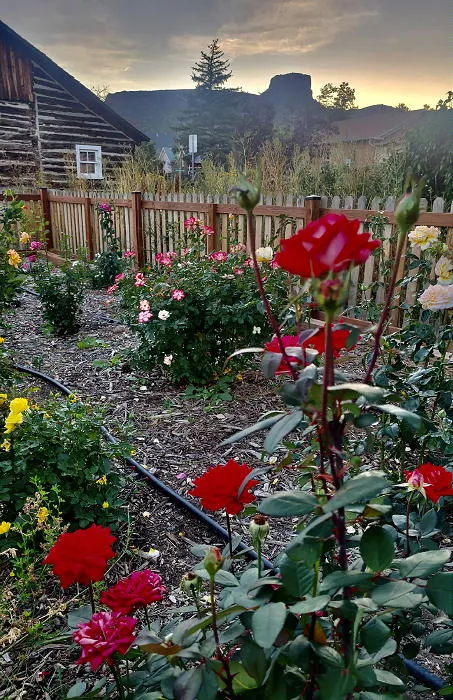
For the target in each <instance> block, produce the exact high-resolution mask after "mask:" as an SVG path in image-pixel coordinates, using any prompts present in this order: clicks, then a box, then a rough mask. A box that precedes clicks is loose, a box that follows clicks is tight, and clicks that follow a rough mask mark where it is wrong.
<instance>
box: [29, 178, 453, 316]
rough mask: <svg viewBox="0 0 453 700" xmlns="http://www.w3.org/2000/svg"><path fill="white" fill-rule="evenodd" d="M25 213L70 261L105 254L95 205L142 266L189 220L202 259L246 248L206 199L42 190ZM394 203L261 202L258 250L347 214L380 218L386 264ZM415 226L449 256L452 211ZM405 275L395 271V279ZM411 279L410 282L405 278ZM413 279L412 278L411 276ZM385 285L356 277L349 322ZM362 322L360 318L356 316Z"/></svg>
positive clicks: (437, 209) (173, 242)
mask: <svg viewBox="0 0 453 700" xmlns="http://www.w3.org/2000/svg"><path fill="white" fill-rule="evenodd" d="M19 196H20V197H21V198H22V199H23V200H24V201H26V202H28V203H29V206H30V208H33V209H35V211H37V212H38V211H40V212H41V213H42V214H43V216H44V218H45V220H46V221H47V222H48V223H47V229H48V243H49V247H50V248H53V249H55V250H59V249H60V248H61V247H62V239H63V237H66V240H67V241H68V242H69V244H70V247H71V249H72V251H73V253H74V254H76V253H77V251H78V250H80V249H82V248H84V249H86V250H87V251H88V255H89V257H90V258H91V259H92V258H93V257H94V255H95V254H96V253H99V252H102V251H103V250H104V242H103V239H102V232H101V230H100V227H99V219H98V216H97V214H96V205H97V204H98V203H100V202H105V201H108V202H110V203H111V204H112V207H113V215H114V219H115V227H116V231H117V235H118V239H119V242H120V245H121V247H122V249H123V250H126V249H134V250H135V251H136V253H137V262H138V264H139V265H140V266H143V265H145V264H147V263H153V261H154V260H155V255H156V253H160V252H166V251H171V250H174V249H175V248H176V247H177V246H178V245H182V246H184V245H186V244H187V240H186V238H185V231H184V220H185V219H187V218H189V217H190V216H195V217H197V218H200V219H201V220H202V221H203V222H204V223H205V224H206V225H209V226H211V228H212V229H213V231H214V233H213V235H212V236H209V237H208V238H207V251H208V252H210V251H212V250H225V251H227V250H228V248H229V246H230V245H231V244H232V243H236V242H240V243H244V244H247V235H246V218H245V215H244V212H243V210H242V209H241V208H240V207H239V206H238V205H237V204H235V203H233V202H232V201H231V199H230V198H229V197H228V195H222V196H220V195H219V196H215V197H211V196H204V195H202V194H181V195H177V194H173V195H163V196H154V195H150V194H147V193H144V194H143V193H141V192H132V193H131V195H130V196H127V195H125V194H118V193H114V194H112V193H109V192H98V191H96V192H72V191H66V190H48V189H47V188H41V190H40V193H39V194H23V195H19ZM394 208H395V200H394V198H392V197H389V198H387V199H386V200H385V201H383V200H382V199H379V198H374V199H373V200H372V201H371V202H367V200H366V198H365V197H360V198H359V199H358V201H355V200H354V198H353V197H346V198H344V199H343V200H342V199H341V198H340V197H337V196H336V197H333V198H331V199H328V198H327V197H293V196H285V197H284V196H283V195H280V196H277V197H269V196H268V197H264V198H263V199H262V201H261V202H260V204H259V205H258V206H257V207H256V209H255V214H256V229H257V235H256V240H257V246H263V245H269V244H272V243H274V244H276V242H277V239H279V238H287V237H289V236H291V235H292V234H293V233H294V232H295V231H296V230H297V229H298V228H301V227H302V226H305V225H306V224H307V223H309V222H310V221H313V220H315V219H317V218H319V217H320V216H323V215H324V214H326V213H329V212H335V213H340V214H344V215H345V216H346V217H347V218H348V219H359V220H360V221H361V226H362V228H363V225H364V224H366V222H367V221H369V220H370V217H373V216H374V215H376V214H378V213H381V214H383V215H385V216H386V217H387V220H388V223H386V225H385V226H384V230H383V259H382V260H381V262H382V261H385V260H391V259H392V256H393V255H394V252H395V236H394V231H395V217H394ZM418 224H419V225H421V224H424V225H427V226H437V227H440V228H445V229H447V238H446V240H447V241H448V245H449V248H450V249H451V250H453V204H452V207H451V210H450V212H446V211H445V202H444V200H443V199H442V198H441V197H437V198H436V199H435V200H434V201H433V204H432V207H431V209H430V210H429V211H428V203H427V200H422V202H421V214H420V219H419V221H418ZM406 273H407V270H406V268H405V265H404V261H403V264H402V265H401V266H400V270H399V279H402V278H403V277H404V276H405V275H406ZM408 274H411V273H410V272H409V273H408ZM412 274H414V272H412ZM384 286H385V279H384V277H383V273H382V265H379V264H378V262H377V260H376V258H375V257H370V258H369V259H368V261H367V262H366V264H365V265H364V266H361V267H360V268H359V267H357V268H355V269H354V272H353V275H352V280H351V286H350V293H349V299H348V307H349V314H350V315H352V316H354V315H356V316H357V315H360V314H358V312H356V311H355V307H358V306H359V305H362V307H363V303H364V302H365V303H368V304H369V305H372V304H373V303H379V302H381V301H382V299H383V294H384ZM418 292H419V290H418V289H417V287H416V284H412V283H410V284H409V285H408V286H407V289H406V290H405V292H404V295H403V296H402V297H400V302H404V301H405V302H406V303H407V305H409V306H410V305H412V304H413V303H414V301H415V298H416V296H417V294H418ZM361 316H362V318H363V310H362V313H361ZM401 322H402V316H401V313H400V312H399V311H398V310H395V312H394V313H393V315H392V323H393V324H394V325H398V323H401Z"/></svg>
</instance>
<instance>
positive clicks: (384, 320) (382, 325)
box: [365, 229, 407, 382]
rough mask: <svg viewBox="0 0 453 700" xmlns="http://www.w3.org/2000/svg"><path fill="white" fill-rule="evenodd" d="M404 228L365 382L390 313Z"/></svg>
mask: <svg viewBox="0 0 453 700" xmlns="http://www.w3.org/2000/svg"><path fill="white" fill-rule="evenodd" d="M406 234H407V231H406V230H403V229H402V230H401V231H400V235H399V239H398V247H397V249H396V255H395V262H394V265H393V273H392V278H391V280H390V284H389V287H388V289H387V294H386V297H385V302H384V308H383V309H382V313H381V317H380V319H379V323H378V327H377V328H376V331H375V333H374V348H373V354H372V355H371V360H370V364H369V367H368V371H367V373H366V376H365V382H369V381H370V379H371V375H372V374H373V370H374V368H375V365H376V362H377V359H378V356H379V348H380V341H381V337H382V334H383V332H384V329H385V325H386V323H387V319H388V317H389V313H390V304H391V302H392V298H393V293H394V291H395V284H396V278H397V276H398V270H399V263H400V260H401V256H402V254H403V249H404V244H405V242H406Z"/></svg>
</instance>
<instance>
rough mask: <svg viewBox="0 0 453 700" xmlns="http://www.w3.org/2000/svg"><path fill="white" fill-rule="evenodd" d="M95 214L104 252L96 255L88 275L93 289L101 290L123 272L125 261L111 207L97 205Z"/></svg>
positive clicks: (103, 204) (102, 204)
mask: <svg viewBox="0 0 453 700" xmlns="http://www.w3.org/2000/svg"><path fill="white" fill-rule="evenodd" d="M97 212H98V215H99V225H100V227H101V231H102V238H103V241H104V247H105V250H103V251H102V252H101V253H97V254H96V256H95V258H94V261H93V263H92V265H91V266H90V271H89V274H90V278H91V285H92V287H93V289H103V288H104V287H109V286H110V285H112V284H113V283H114V281H115V277H116V276H117V275H118V274H119V273H121V272H122V271H123V270H124V268H125V261H124V259H123V257H122V254H121V250H120V246H119V241H118V238H117V235H116V229H115V223H114V220H113V213H112V208H111V206H110V205H109V204H105V203H101V204H98V206H97Z"/></svg>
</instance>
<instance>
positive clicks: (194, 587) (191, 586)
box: [180, 571, 202, 593]
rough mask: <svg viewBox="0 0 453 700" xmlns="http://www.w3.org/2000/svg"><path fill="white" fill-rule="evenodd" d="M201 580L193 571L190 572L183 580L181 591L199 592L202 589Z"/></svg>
mask: <svg viewBox="0 0 453 700" xmlns="http://www.w3.org/2000/svg"><path fill="white" fill-rule="evenodd" d="M201 585H202V584H201V578H200V577H199V576H197V575H196V574H194V573H193V571H188V572H187V573H186V574H184V576H183V577H182V579H181V583H180V586H181V589H182V590H183V591H184V593H191V592H192V591H199V590H200V589H201Z"/></svg>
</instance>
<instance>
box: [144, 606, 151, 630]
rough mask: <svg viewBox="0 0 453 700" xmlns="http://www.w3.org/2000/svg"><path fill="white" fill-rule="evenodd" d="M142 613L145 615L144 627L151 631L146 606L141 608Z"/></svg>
mask: <svg viewBox="0 0 453 700" xmlns="http://www.w3.org/2000/svg"><path fill="white" fill-rule="evenodd" d="M143 612H144V613H145V620H146V626H147V628H148V629H149V630H150V629H151V620H150V619H149V612H148V607H147V606H146V605H145V607H144V608H143Z"/></svg>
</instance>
